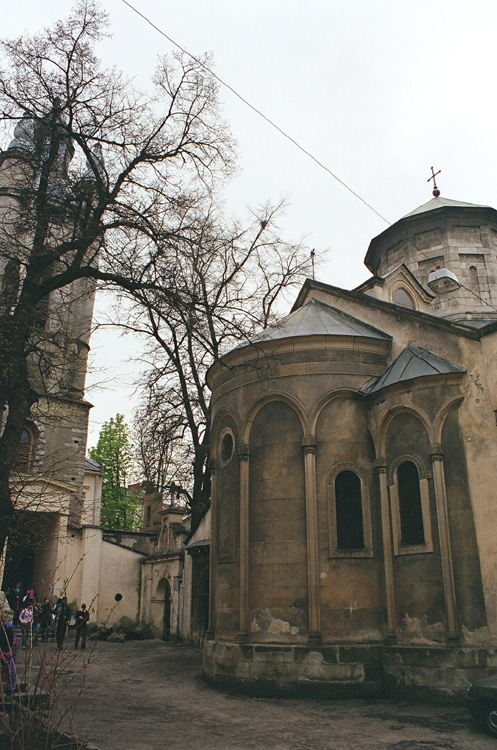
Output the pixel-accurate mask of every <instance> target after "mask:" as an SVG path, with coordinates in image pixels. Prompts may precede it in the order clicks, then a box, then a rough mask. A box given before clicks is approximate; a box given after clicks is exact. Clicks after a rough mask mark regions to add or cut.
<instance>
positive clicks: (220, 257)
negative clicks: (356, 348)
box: [127, 206, 310, 524]
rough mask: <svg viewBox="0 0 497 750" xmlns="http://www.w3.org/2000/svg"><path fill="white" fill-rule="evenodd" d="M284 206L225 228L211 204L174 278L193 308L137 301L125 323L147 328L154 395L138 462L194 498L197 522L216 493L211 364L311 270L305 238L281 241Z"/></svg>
mask: <svg viewBox="0 0 497 750" xmlns="http://www.w3.org/2000/svg"><path fill="white" fill-rule="evenodd" d="M281 208H282V207H281V206H278V207H268V206H265V207H263V208H261V209H260V210H259V211H258V212H256V213H255V214H254V215H253V217H252V221H251V222H250V224H249V225H248V226H246V227H244V228H242V227H241V226H240V225H239V224H237V223H235V224H232V225H231V226H229V225H228V226H227V225H226V222H225V221H224V220H223V218H222V217H221V216H219V215H218V213H217V211H216V210H215V209H214V208H211V210H210V211H209V212H208V213H207V214H204V215H201V216H199V218H198V222H197V224H196V226H192V228H191V231H190V232H189V235H188V237H186V238H185V240H184V241H183V242H181V243H178V246H177V253H176V257H175V267H174V282H175V284H176V285H177V287H178V289H179V290H181V289H183V288H188V289H189V290H190V295H191V296H190V299H191V304H190V305H174V304H173V305H171V301H170V298H169V297H161V296H160V295H150V294H149V293H148V292H147V290H140V291H139V292H137V293H136V294H135V296H138V298H139V305H137V306H136V307H135V309H134V312H133V315H132V317H133V321H132V323H128V324H127V325H128V327H132V328H133V329H134V330H135V331H140V333H142V334H148V335H149V336H150V337H151V341H152V344H151V345H150V347H149V351H148V353H149V359H148V362H149V364H150V368H149V374H148V392H147V395H146V399H145V401H144V403H143V406H142V408H141V409H139V411H138V415H137V419H136V423H135V424H136V431H137V442H138V444H139V446H140V449H139V454H140V455H139V459H140V462H141V465H142V468H143V472H144V475H145V478H146V480H147V481H148V482H149V483H151V484H153V485H155V487H156V488H157V489H159V490H162V491H163V490H164V489H165V488H167V487H170V486H171V484H173V485H174V487H175V488H176V489H177V490H180V491H181V493H182V494H184V495H185V496H186V498H187V500H188V502H189V505H190V509H191V513H192V521H193V523H194V524H195V523H196V521H197V520H198V519H199V518H200V516H201V514H202V512H203V510H204V509H205V507H206V506H207V503H208V501H209V495H210V474H209V444H210V401H209V393H208V388H207V385H206V379H205V376H206V372H207V370H208V368H209V367H210V366H211V365H212V364H213V363H214V362H215V361H216V360H218V359H219V357H221V356H222V355H223V354H224V353H226V352H227V351H228V350H229V349H231V348H233V347H235V346H236V345H238V344H241V343H243V344H246V343H248V341H249V339H250V336H252V335H253V334H255V333H256V332H257V331H260V330H261V328H265V327H266V326H267V325H269V324H270V323H271V322H274V320H275V305H276V303H277V301H278V300H279V299H280V297H281V296H282V295H283V294H284V292H285V291H287V290H288V289H289V288H292V287H295V286H297V285H300V284H301V283H302V281H303V279H304V278H305V276H306V275H307V273H308V271H309V267H310V256H309V253H308V252H307V251H306V250H305V249H304V248H303V247H302V245H301V244H290V243H287V242H283V241H282V240H281V239H280V237H279V235H278V231H277V226H276V221H277V216H278V213H279V211H280V210H281Z"/></svg>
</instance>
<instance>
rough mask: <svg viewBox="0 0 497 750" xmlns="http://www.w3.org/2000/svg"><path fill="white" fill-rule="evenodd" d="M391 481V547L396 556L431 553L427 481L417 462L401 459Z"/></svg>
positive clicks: (405, 458)
mask: <svg viewBox="0 0 497 750" xmlns="http://www.w3.org/2000/svg"><path fill="white" fill-rule="evenodd" d="M391 471H392V474H391V479H390V482H391V483H390V488H389V492H390V501H391V504H392V523H393V546H394V553H395V554H396V555H419V554H424V553H425V552H433V538H432V531H431V519H430V487H429V478H428V476H427V475H426V473H425V470H424V468H423V464H422V462H421V461H419V460H418V459H417V458H414V457H413V458H410V457H407V456H406V457H403V458H400V459H399V461H398V463H397V465H396V466H393V467H392V469H391Z"/></svg>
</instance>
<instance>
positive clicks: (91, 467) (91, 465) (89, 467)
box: [84, 457, 103, 474]
mask: <svg viewBox="0 0 497 750" xmlns="http://www.w3.org/2000/svg"><path fill="white" fill-rule="evenodd" d="M84 470H85V471H92V472H94V473H95V474H102V473H103V468H102V466H101V464H98V463H97V462H96V461H94V460H93V459H92V458H88V457H85V469H84Z"/></svg>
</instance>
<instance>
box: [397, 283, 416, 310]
mask: <svg viewBox="0 0 497 750" xmlns="http://www.w3.org/2000/svg"><path fill="white" fill-rule="evenodd" d="M393 301H394V302H395V304H396V305H402V307H409V308H410V309H411V310H413V309H414V302H413V300H412V297H411V295H410V294H409V292H407V291H406V290H405V289H404V287H402V286H401V287H399V288H398V289H397V290H396V291H395V294H394V295H393Z"/></svg>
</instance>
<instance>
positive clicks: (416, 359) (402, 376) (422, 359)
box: [367, 346, 464, 393]
mask: <svg viewBox="0 0 497 750" xmlns="http://www.w3.org/2000/svg"><path fill="white" fill-rule="evenodd" d="M451 372H464V370H463V369H462V368H461V367H458V366H457V365H454V364H452V362H449V361H448V360H446V359H442V357H438V356H437V355H436V354H432V353H431V352H428V351H426V349H421V348H420V347H417V346H408V347H407V348H406V349H404V351H403V352H402V354H400V355H399V356H398V357H397V359H396V360H395V362H393V363H392V364H391V365H390V367H389V368H388V369H387V370H385V372H384V373H383V375H382V376H381V377H380V378H379V379H378V380H377V381H376V383H374V385H372V386H371V387H370V388H368V390H367V393H376V391H380V390H381V389H382V388H387V387H388V386H389V385H394V384H395V383H400V382H403V381H405V380H414V378H423V377H427V376H429V375H444V374H447V373H451Z"/></svg>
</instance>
